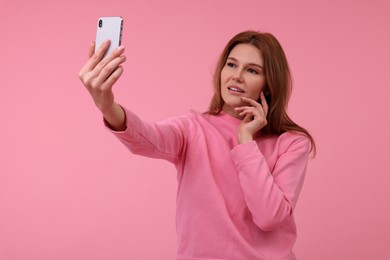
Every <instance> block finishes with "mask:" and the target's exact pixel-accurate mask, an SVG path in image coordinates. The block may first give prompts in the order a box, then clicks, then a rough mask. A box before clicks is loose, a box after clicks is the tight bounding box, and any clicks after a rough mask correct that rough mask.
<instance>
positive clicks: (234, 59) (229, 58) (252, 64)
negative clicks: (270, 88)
mask: <svg viewBox="0 0 390 260" xmlns="http://www.w3.org/2000/svg"><path fill="white" fill-rule="evenodd" d="M227 59H228V60H232V61H235V62H238V60H237V59H236V58H234V57H228V58H227ZM247 65H250V66H256V67H259V68H261V69H263V66H261V65H260V64H257V63H248V64H247Z"/></svg>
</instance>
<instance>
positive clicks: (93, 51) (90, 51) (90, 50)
mask: <svg viewBox="0 0 390 260" xmlns="http://www.w3.org/2000/svg"><path fill="white" fill-rule="evenodd" d="M95 45H96V43H95V42H91V45H89V52H88V58H91V57H92V55H93V54H94V53H95Z"/></svg>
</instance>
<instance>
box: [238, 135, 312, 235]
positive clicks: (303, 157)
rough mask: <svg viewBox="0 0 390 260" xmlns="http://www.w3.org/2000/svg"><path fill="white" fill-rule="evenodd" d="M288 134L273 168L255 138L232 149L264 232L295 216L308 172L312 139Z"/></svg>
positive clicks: (247, 198) (244, 188)
mask: <svg viewBox="0 0 390 260" xmlns="http://www.w3.org/2000/svg"><path fill="white" fill-rule="evenodd" d="M285 135H286V134H285ZM287 135H288V136H284V138H285V140H282V141H280V143H279V144H278V149H279V150H280V151H282V152H281V154H279V156H278V158H277V161H276V163H275V165H274V167H273V168H272V169H270V168H269V166H268V164H267V162H266V160H265V158H264V156H263V154H262V153H261V151H260V149H259V147H258V145H257V143H256V142H255V141H252V142H247V143H244V144H241V145H238V146H236V147H235V148H234V149H233V150H232V158H233V161H234V163H235V166H236V169H237V171H238V173H239V178H240V183H241V187H242V189H243V192H244V195H245V200H246V203H247V206H248V208H249V210H250V211H251V213H252V217H253V221H254V222H255V223H256V225H258V227H259V228H261V229H262V230H265V231H269V230H273V229H274V228H277V227H278V226H279V225H280V224H282V223H283V222H284V221H285V220H286V219H288V218H289V217H290V216H291V215H292V212H293V209H294V207H295V205H296V202H297V199H298V196H299V193H300V191H301V188H302V185H303V181H304V177H305V173H306V166H307V161H308V158H309V151H310V142H309V140H308V138H306V137H305V136H302V135H298V134H291V133H288V134H287Z"/></svg>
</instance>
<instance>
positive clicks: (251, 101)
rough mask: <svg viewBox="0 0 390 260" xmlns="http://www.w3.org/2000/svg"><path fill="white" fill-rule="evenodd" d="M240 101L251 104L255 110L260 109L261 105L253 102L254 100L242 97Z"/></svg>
mask: <svg viewBox="0 0 390 260" xmlns="http://www.w3.org/2000/svg"><path fill="white" fill-rule="evenodd" d="M242 100H243V101H244V102H247V103H249V104H251V105H252V106H254V107H255V108H256V109H260V108H261V105H260V104H259V102H257V101H255V100H254V99H251V98H247V97H242Z"/></svg>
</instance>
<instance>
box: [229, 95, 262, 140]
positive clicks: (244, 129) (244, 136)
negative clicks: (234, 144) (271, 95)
mask: <svg viewBox="0 0 390 260" xmlns="http://www.w3.org/2000/svg"><path fill="white" fill-rule="evenodd" d="M260 100H261V104H260V103H258V102H257V101H255V100H253V99H251V98H246V97H242V101H244V102H245V103H248V104H249V105H248V106H242V107H236V108H235V109H234V110H235V111H237V112H239V115H240V116H243V117H244V119H243V120H242V122H241V124H240V125H239V127H238V133H237V134H238V143H240V144H242V143H245V142H249V141H252V140H253V136H254V135H255V134H256V133H257V132H258V131H260V129H262V128H263V127H264V126H266V125H267V114H268V104H267V101H266V100H265V97H264V94H263V92H261V95H260Z"/></svg>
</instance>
